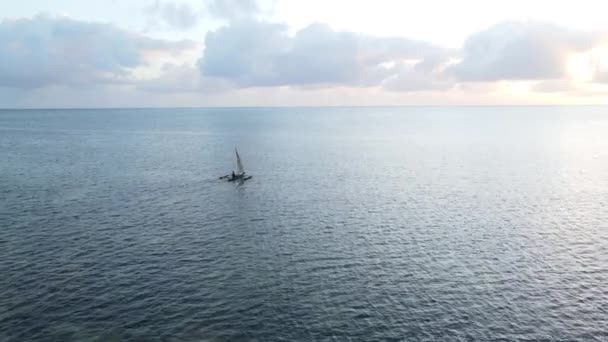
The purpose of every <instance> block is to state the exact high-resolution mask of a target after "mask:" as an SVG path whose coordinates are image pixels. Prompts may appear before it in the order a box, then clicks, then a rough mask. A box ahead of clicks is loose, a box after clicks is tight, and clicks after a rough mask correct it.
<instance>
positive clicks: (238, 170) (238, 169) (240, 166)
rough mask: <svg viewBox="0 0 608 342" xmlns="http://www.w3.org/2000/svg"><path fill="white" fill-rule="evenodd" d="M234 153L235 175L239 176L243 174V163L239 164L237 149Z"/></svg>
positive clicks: (239, 157) (239, 158)
mask: <svg viewBox="0 0 608 342" xmlns="http://www.w3.org/2000/svg"><path fill="white" fill-rule="evenodd" d="M234 152H235V153H236V174H237V175H240V174H243V173H245V169H244V168H243V162H241V156H239V151H237V149H236V148H235V149H234Z"/></svg>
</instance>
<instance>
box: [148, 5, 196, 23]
mask: <svg viewBox="0 0 608 342" xmlns="http://www.w3.org/2000/svg"><path fill="white" fill-rule="evenodd" d="M144 13H145V14H146V16H147V17H148V21H149V25H150V26H155V25H157V24H156V23H159V22H162V23H163V24H164V25H165V26H167V27H169V28H174V29H178V30H187V29H191V28H193V27H194V26H196V25H197V24H198V21H199V19H200V13H198V12H197V11H196V10H195V9H193V8H192V7H191V6H190V5H189V4H184V3H182V4H176V3H173V2H162V1H159V0H156V1H155V2H154V3H153V4H152V5H150V6H147V7H145V8H144Z"/></svg>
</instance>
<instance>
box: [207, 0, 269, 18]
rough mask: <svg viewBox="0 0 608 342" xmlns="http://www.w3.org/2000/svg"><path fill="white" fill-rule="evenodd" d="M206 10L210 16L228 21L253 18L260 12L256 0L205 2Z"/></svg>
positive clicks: (213, 0)
mask: <svg viewBox="0 0 608 342" xmlns="http://www.w3.org/2000/svg"><path fill="white" fill-rule="evenodd" d="M206 8H207V11H208V12H209V14H211V15H212V16H216V17H219V18H222V19H228V20H236V19H245V18H253V17H255V16H256V15H257V14H259V13H260V11H261V7H260V4H259V3H258V1H257V0H207V2H206Z"/></svg>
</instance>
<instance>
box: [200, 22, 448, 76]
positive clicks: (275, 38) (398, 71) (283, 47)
mask: <svg viewBox="0 0 608 342" xmlns="http://www.w3.org/2000/svg"><path fill="white" fill-rule="evenodd" d="M448 54H449V52H448V51H447V50H445V49H442V48H440V47H437V46H433V45H432V44H429V43H426V42H421V41H416V40H410V39H405V38H397V37H372V36H366V35H362V34H358V33H354V32H342V31H334V30H332V29H331V28H330V27H329V26H327V25H324V24H312V25H310V26H307V27H305V28H303V29H301V30H299V31H297V32H296V33H295V35H293V36H291V35H289V34H288V27H287V26H285V25H282V24H275V23H268V22H261V21H239V22H235V23H232V24H231V25H229V26H225V27H222V28H220V29H218V30H216V31H213V32H210V33H208V34H207V36H206V39H205V52H204V55H203V57H202V58H201V59H200V61H199V66H200V68H201V71H202V72H203V74H204V75H206V76H212V77H220V78H225V79H229V80H231V81H233V82H235V84H237V85H238V86H242V87H259V86H262V87H268V86H335V85H348V86H355V87H366V86H377V85H381V84H382V82H383V81H384V80H386V79H389V78H390V77H392V76H399V77H401V78H408V77H411V76H412V75H414V74H413V72H412V70H409V68H408V67H407V65H413V66H414V70H415V71H416V74H415V77H416V78H422V77H425V76H427V77H432V76H433V75H432V73H431V72H432V71H433V70H434V68H435V67H437V66H438V65H439V64H440V63H441V62H442V61H444V60H445V58H446V57H447V56H448ZM418 83H420V84H421V85H422V82H418ZM424 86H425V87H426V85H424Z"/></svg>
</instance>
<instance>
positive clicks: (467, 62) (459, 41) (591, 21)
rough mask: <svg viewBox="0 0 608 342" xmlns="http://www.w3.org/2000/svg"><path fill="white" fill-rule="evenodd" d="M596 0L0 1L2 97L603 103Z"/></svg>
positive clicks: (86, 101) (604, 74)
mask: <svg viewBox="0 0 608 342" xmlns="http://www.w3.org/2000/svg"><path fill="white" fill-rule="evenodd" d="M606 10H608V5H604V4H603V2H599V1H587V0H581V1H577V2H575V3H573V2H569V3H568V4H565V3H556V2H552V1H529V0H528V1H519V0H514V1H510V2H490V1H474V0H469V1H458V2H448V1H435V0H430V1H421V2H411V1H410V2H402V1H389V0H375V1H345V0H333V1H332V0H327V1H320V0H309V1H293V0H292V1H288V0H257V1H256V0H223V1H222V0H190V1H187V0H182V1H177V0H174V1H170V0H166V1H164V0H131V1H117V0H112V1H100V0H90V1H86V2H85V1H76V0H63V1H54V2H48V1H33V0H22V1H19V2H12V3H9V2H5V3H4V4H2V5H0V13H1V14H0V107H131V106H137V107H141V106H144V107H147V106H151V107H155V106H273V105H285V106H288V105H312V106H318V105H355V106H356V105H492V104H507V105H508V104H606V103H608V24H606V21H605V13H606V12H607V11H606Z"/></svg>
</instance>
